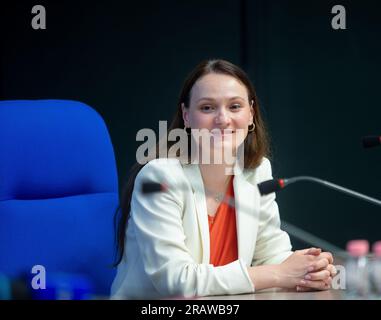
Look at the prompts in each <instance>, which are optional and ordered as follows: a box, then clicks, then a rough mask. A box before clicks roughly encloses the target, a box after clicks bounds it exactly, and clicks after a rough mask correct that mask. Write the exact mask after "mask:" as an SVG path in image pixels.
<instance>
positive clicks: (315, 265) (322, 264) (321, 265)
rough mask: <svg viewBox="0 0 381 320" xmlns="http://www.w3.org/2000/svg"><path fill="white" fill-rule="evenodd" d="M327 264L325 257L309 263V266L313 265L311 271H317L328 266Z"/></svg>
mask: <svg viewBox="0 0 381 320" xmlns="http://www.w3.org/2000/svg"><path fill="white" fill-rule="evenodd" d="M328 264H329V263H328V260H327V259H326V258H323V259H319V260H317V261H315V262H314V263H312V264H311V266H312V267H313V270H312V271H319V270H322V269H325V268H327V267H328Z"/></svg>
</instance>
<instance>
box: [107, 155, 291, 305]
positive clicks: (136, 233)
mask: <svg viewBox="0 0 381 320" xmlns="http://www.w3.org/2000/svg"><path fill="white" fill-rule="evenodd" d="M234 170H235V171H234V174H235V177H234V183H233V185H234V195H235V204H236V221H237V237H238V257H239V259H238V260H237V261H234V262H232V263H229V264H227V265H225V266H220V267H214V266H213V265H212V264H210V262H209V257H210V245H209V225H208V218H207V208H206V201H205V192H204V186H203V180H202V176H201V172H200V170H199V166H198V165H197V164H190V165H182V164H181V163H180V161H179V160H177V159H156V160H152V161H150V162H149V163H147V164H146V165H145V166H144V167H143V169H142V170H141V171H140V172H139V174H138V175H137V177H136V180H135V186H134V191H133V194H132V199H131V211H130V214H131V217H130V219H129V223H128V228H127V235H126V246H125V253H124V255H123V258H122V261H121V263H120V264H119V266H118V270H117V275H116V277H115V279H114V282H113V284H112V288H111V298H112V299H125V298H133V299H148V298H151V299H154V298H163V297H164V298H165V297H170V296H177V297H180V296H181V297H188V298H189V297H194V296H207V295H224V294H240V293H249V292H254V291H255V283H254V284H253V283H252V281H251V280H250V278H249V274H248V271H247V266H251V265H262V264H278V263H281V262H282V261H283V260H285V259H286V258H287V257H288V256H289V255H290V254H291V253H292V252H291V243H290V239H289V236H288V235H287V233H285V232H284V231H282V230H281V229H280V219H279V211H278V206H277V203H276V202H275V195H274V194H270V195H267V196H264V197H261V196H260V194H259V191H258V188H257V186H256V185H257V184H258V183H259V182H261V181H265V180H268V179H271V178H272V174H271V165H270V162H269V160H268V159H266V158H264V159H263V161H262V163H261V165H260V166H259V167H258V168H256V169H255V170H246V169H245V170H243V171H241V170H240V169H239V167H238V166H236V167H235V169H234ZM143 181H154V182H160V183H165V184H166V185H168V191H167V192H163V193H155V194H149V195H145V194H142V193H141V184H142V182H143ZM254 282H255V281H254Z"/></svg>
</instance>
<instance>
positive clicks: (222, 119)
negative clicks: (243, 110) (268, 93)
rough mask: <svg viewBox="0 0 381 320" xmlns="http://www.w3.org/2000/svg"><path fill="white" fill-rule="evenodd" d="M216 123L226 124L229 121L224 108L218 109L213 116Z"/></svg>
mask: <svg viewBox="0 0 381 320" xmlns="http://www.w3.org/2000/svg"><path fill="white" fill-rule="evenodd" d="M215 121H216V124H218V125H226V124H229V123H230V117H229V115H228V114H227V112H226V111H225V110H223V109H222V110H219V111H218V114H217V115H216V118H215Z"/></svg>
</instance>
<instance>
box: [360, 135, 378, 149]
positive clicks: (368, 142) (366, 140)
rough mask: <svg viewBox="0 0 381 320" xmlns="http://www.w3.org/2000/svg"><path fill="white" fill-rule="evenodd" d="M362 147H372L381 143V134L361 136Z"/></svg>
mask: <svg viewBox="0 0 381 320" xmlns="http://www.w3.org/2000/svg"><path fill="white" fill-rule="evenodd" d="M362 145H363V147H364V148H373V147H377V146H379V145H381V136H366V137H363V138H362Z"/></svg>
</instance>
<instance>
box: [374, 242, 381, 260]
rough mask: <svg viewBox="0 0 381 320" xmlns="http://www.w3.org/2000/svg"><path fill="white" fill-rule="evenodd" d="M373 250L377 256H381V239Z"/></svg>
mask: <svg viewBox="0 0 381 320" xmlns="http://www.w3.org/2000/svg"><path fill="white" fill-rule="evenodd" d="M372 252H373V253H374V255H375V256H376V257H381V241H377V242H375V243H374V244H373V247H372Z"/></svg>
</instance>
